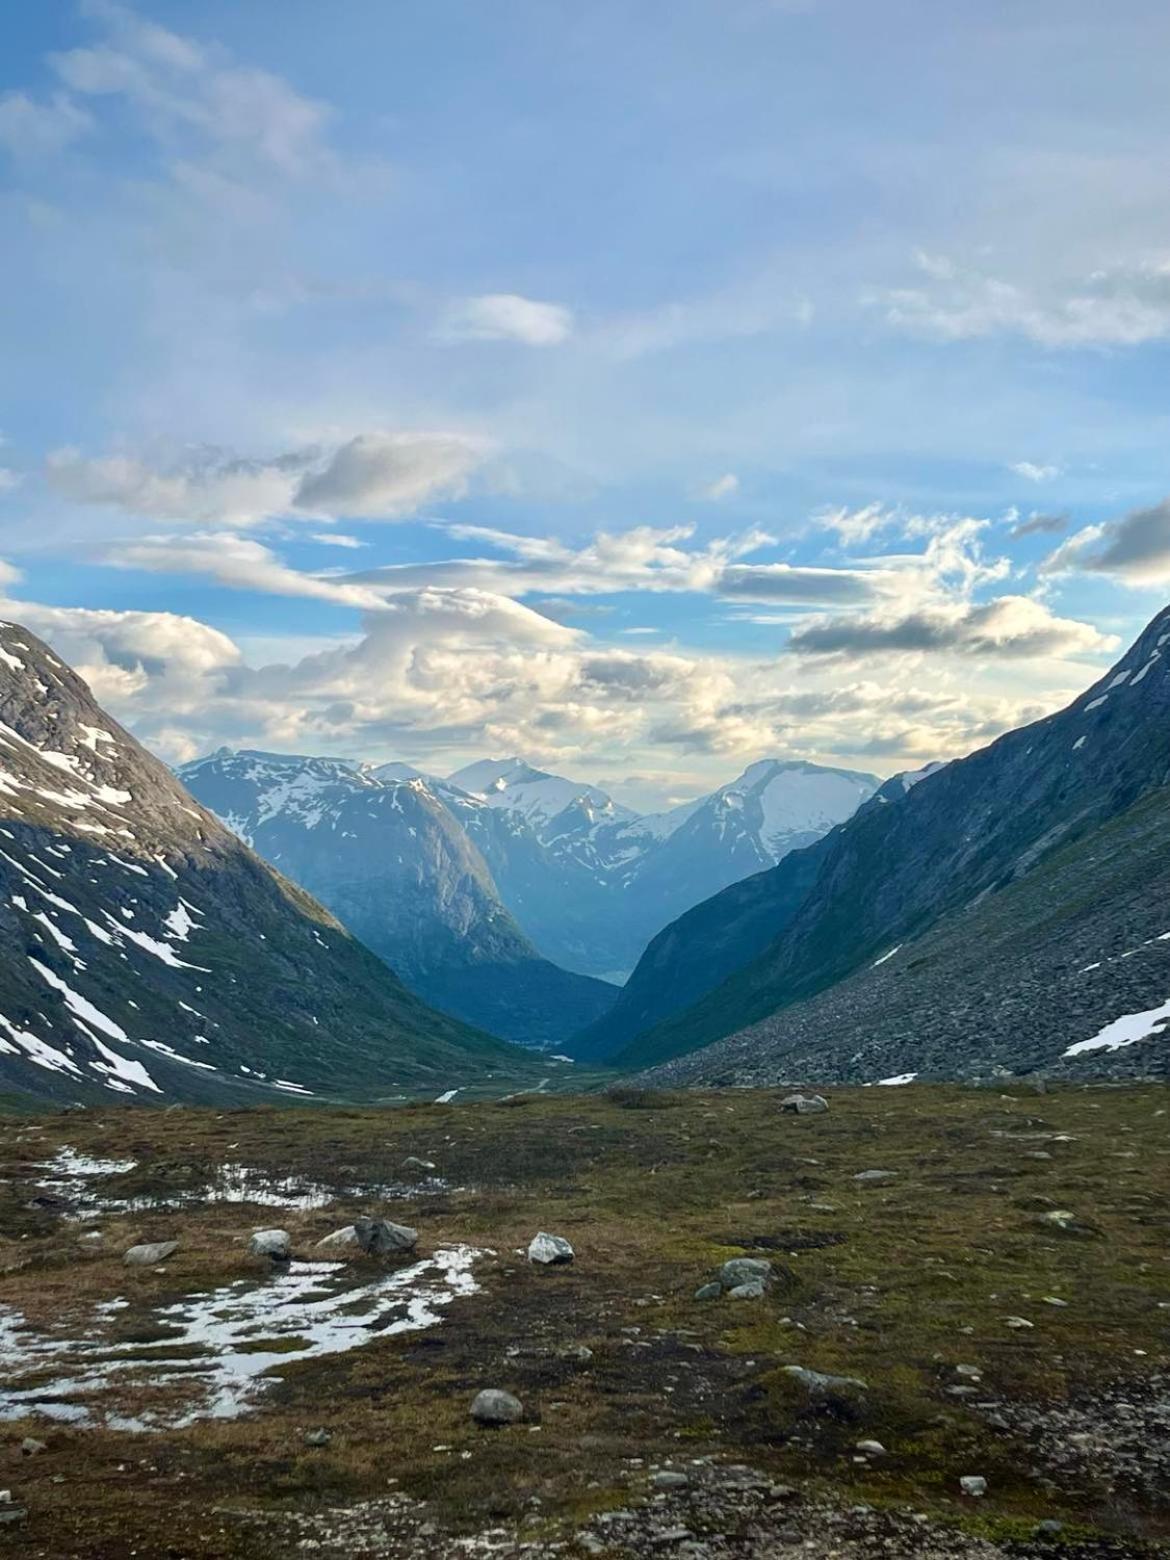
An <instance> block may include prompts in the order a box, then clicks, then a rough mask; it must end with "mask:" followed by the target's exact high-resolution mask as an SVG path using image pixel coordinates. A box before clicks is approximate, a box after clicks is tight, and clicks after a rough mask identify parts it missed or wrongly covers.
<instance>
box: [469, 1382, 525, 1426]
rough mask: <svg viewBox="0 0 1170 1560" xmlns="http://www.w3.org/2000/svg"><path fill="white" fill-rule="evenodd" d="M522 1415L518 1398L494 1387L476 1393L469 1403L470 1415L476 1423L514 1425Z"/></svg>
mask: <svg viewBox="0 0 1170 1560" xmlns="http://www.w3.org/2000/svg"><path fill="white" fill-rule="evenodd" d="M523 1415H524V1405H523V1403H521V1401H520V1399H519V1398H517V1397H513V1396H512V1394H511V1393H510V1392H501V1391H500V1390H499V1389H498V1388H496V1387H487V1388H485V1390H484V1391H483V1392H479V1393H477V1394H476V1396H475V1399H474V1400H473V1402H472V1405H471V1417H472V1419H474V1420H475V1422H476V1424H477V1425H514V1424H515V1423H516V1421H517V1420H518V1419H521V1418H523Z"/></svg>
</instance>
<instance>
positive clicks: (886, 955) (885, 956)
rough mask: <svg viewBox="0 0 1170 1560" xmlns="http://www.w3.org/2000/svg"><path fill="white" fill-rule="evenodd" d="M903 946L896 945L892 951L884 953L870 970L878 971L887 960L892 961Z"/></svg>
mask: <svg viewBox="0 0 1170 1560" xmlns="http://www.w3.org/2000/svg"><path fill="white" fill-rule="evenodd" d="M901 946H902V944H901V943H895V944H894V946H893V947H892V948H891V949H890V951H889V953H883V954H882V956H881V958H880V959H875V960H874V961H873V963H872V964H871V965H870V969H871V970H876V969H877V967H878V965H879V964H884V963H885V962H886V960H887V959H892V958H893V957H894V955H895V954H896V953H897V952H898V950H899V949H900V948H901Z"/></svg>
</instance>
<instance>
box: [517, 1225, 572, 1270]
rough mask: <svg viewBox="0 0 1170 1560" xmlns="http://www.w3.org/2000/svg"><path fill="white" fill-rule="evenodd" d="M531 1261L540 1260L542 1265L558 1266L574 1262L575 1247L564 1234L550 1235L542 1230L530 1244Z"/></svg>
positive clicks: (529, 1258) (529, 1255) (529, 1254)
mask: <svg viewBox="0 0 1170 1560" xmlns="http://www.w3.org/2000/svg"><path fill="white" fill-rule="evenodd" d="M528 1260H529V1262H539V1263H540V1264H541V1266H542V1267H558V1266H560V1265H561V1264H562V1263H565V1262H572V1260H573V1248H572V1246H570V1245H569V1242H568V1241H567V1240H566V1239H565V1238H564V1236H563V1235H549V1234H548V1233H546V1231H544V1230H541V1231H540V1232H539V1234H536V1235H534V1236H533V1237H532V1240H531V1241H530V1242H529V1244H528Z"/></svg>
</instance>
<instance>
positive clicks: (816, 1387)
mask: <svg viewBox="0 0 1170 1560" xmlns="http://www.w3.org/2000/svg"><path fill="white" fill-rule="evenodd" d="M784 1374H785V1375H786V1376H791V1377H792V1379H793V1381H799V1382H800V1384H801V1386H802V1387H807V1388H808V1390H809V1391H810V1392H815V1393H820V1392H840V1391H842V1390H848V1389H852V1388H856V1389H858V1390H859V1391H862V1392H864V1391H865V1390H866V1387H865V1382H864V1381H859V1380H858V1379H857V1377H856V1376H827V1375H825V1374H824V1373H823V1372H821V1371H819V1370H809V1369H808V1367H807V1366H805V1365H785V1366H784Z"/></svg>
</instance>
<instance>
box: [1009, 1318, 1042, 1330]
mask: <svg viewBox="0 0 1170 1560" xmlns="http://www.w3.org/2000/svg"><path fill="white" fill-rule="evenodd" d="M1003 1325H1004V1326H1005V1327H1010V1328H1011V1329H1012V1331H1013V1332H1026V1331H1028V1330H1029V1329H1031V1328H1033V1327H1035V1325H1036V1323H1035V1322H1030V1321H1029V1320H1028V1318H1027V1317H1026V1316H1005V1317H1004V1319H1003Z"/></svg>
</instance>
